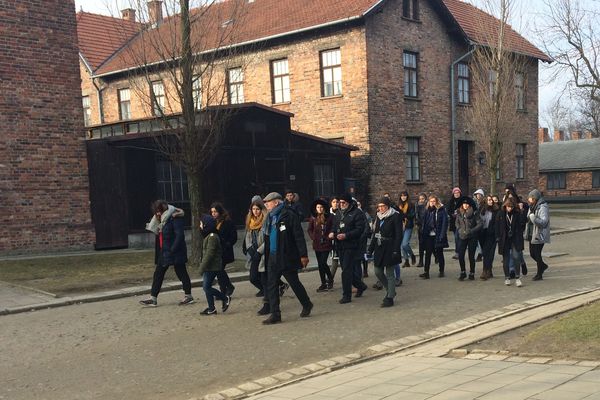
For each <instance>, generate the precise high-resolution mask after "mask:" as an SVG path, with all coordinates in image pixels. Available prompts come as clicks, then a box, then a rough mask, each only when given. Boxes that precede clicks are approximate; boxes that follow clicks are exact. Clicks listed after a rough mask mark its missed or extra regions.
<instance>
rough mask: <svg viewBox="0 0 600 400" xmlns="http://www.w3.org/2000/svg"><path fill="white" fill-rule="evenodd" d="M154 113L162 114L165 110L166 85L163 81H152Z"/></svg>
mask: <svg viewBox="0 0 600 400" xmlns="http://www.w3.org/2000/svg"><path fill="white" fill-rule="evenodd" d="M152 97H153V100H154V101H153V102H152V115H155V116H160V115H162V114H163V113H164V111H165V87H164V86H163V83H162V81H155V82H152Z"/></svg>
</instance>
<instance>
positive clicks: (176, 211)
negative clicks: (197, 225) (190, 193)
mask: <svg viewBox="0 0 600 400" xmlns="http://www.w3.org/2000/svg"><path fill="white" fill-rule="evenodd" d="M184 215H185V212H184V211H183V210H182V209H181V208H177V207H174V206H172V205H170V204H169V206H168V208H167V210H166V211H165V212H164V213H162V215H161V216H160V221H159V220H158V218H156V215H153V216H152V219H151V220H150V222H148V223H147V224H146V230H148V231H150V232H152V233H154V234H155V235H158V234H159V233H160V232H161V231H162V228H163V226H165V223H166V222H167V221H168V220H169V218H170V217H173V218H177V217H183V216H184Z"/></svg>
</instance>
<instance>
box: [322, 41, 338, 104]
mask: <svg viewBox="0 0 600 400" xmlns="http://www.w3.org/2000/svg"><path fill="white" fill-rule="evenodd" d="M321 81H322V82H323V84H322V85H321V90H322V93H321V96H323V97H330V96H341V95H342V55H341V53H340V49H333V50H326V51H322V52H321Z"/></svg>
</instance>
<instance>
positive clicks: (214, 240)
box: [200, 215, 223, 274]
mask: <svg viewBox="0 0 600 400" xmlns="http://www.w3.org/2000/svg"><path fill="white" fill-rule="evenodd" d="M202 225H203V229H202V236H204V240H203V241H202V260H201V261H200V274H203V273H204V272H219V271H220V270H221V269H222V268H223V263H222V254H221V240H220V239H219V235H217V229H216V222H215V220H214V219H213V218H212V217H211V216H210V215H204V216H202Z"/></svg>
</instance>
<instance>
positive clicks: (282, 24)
mask: <svg viewBox="0 0 600 400" xmlns="http://www.w3.org/2000/svg"><path fill="white" fill-rule="evenodd" d="M432 2H433V3H435V5H437V6H438V7H445V8H446V9H447V11H448V12H449V14H450V17H451V18H452V19H454V20H455V22H456V23H457V24H458V25H459V27H460V28H461V30H462V31H463V32H464V34H465V35H466V36H467V37H468V38H469V39H471V40H472V41H474V42H477V43H480V44H491V43H489V42H488V41H486V40H484V39H485V38H486V35H484V34H481V33H480V32H482V31H481V29H478V27H479V26H481V25H478V21H484V22H485V24H484V25H483V26H491V27H494V26H498V20H497V19H495V18H494V17H492V16H490V15H489V14H486V13H485V12H483V11H482V10H479V9H478V8H475V7H473V6H471V5H469V4H467V3H463V2H462V1H459V0H432ZM380 3H385V1H384V0H254V1H253V2H248V0H226V1H223V2H218V3H214V4H212V5H211V6H210V7H208V8H205V7H202V8H196V9H194V10H192V13H193V14H192V15H193V17H194V18H196V20H195V21H194V23H193V24H192V42H193V43H195V44H196V45H195V46H194V49H195V51H196V49H202V50H201V51H209V50H213V49H215V48H217V47H226V46H230V45H238V44H242V43H247V42H254V41H258V40H261V39H266V38H271V37H277V36H280V35H281V36H283V35H289V34H291V33H293V32H296V31H299V30H309V29H313V28H316V27H318V26H323V25H327V24H334V23H338V22H343V21H350V20H353V19H358V18H361V17H363V16H365V15H366V14H367V13H368V12H369V11H370V10H371V9H373V8H374V7H376V6H377V5H379V4H380ZM240 4H242V5H243V14H240V12H239V11H236V6H239V5H240ZM299 4H301V5H299ZM228 22H229V23H228ZM200 29H201V30H202V32H200ZM491 31H492V32H493V30H491ZM207 33H208V34H207ZM177 35H179V20H178V19H177V18H169V19H167V20H165V21H164V22H163V23H162V24H160V25H159V26H158V27H157V28H154V29H150V30H148V31H147V32H146V33H144V34H142V35H138V36H137V37H135V38H134V39H133V40H132V41H131V42H130V43H129V44H128V45H127V46H126V48H125V49H124V50H121V51H119V52H118V53H117V54H116V55H115V56H113V57H111V58H110V59H108V60H107V61H105V62H104V64H102V65H101V66H100V68H98V70H97V71H95V74H96V75H105V74H106V75H108V74H111V73H115V72H117V71H123V70H126V69H128V68H133V67H135V66H137V65H140V64H141V63H140V61H141V60H140V59H139V54H144V55H145V59H144V60H143V63H144V64H147V63H153V62H160V61H161V60H164V59H168V58H171V57H175V56H176V55H177V54H176V53H177V51H176V50H177V49H176V48H175V46H173V45H172V44H170V43H173V41H175V40H174V37H176V36H177ZM157 38H160V39H159V40H157ZM121 43H122V42H121ZM148 43H152V44H153V45H148ZM508 43H509V46H512V47H514V50H515V51H517V52H520V53H523V54H526V55H529V56H532V57H536V58H539V59H541V60H544V61H549V58H548V56H546V55H545V54H544V53H543V52H541V51H540V50H539V49H537V48H536V47H535V46H534V45H532V44H531V43H529V42H528V41H527V40H526V39H525V38H523V37H522V36H521V35H519V34H518V33H516V32H515V31H514V30H512V28H511V29H509V34H508ZM156 44H160V47H162V48H161V49H160V50H159V49H156V48H153V47H154V46H155V45H156ZM160 53H163V54H162V55H160ZM111 54H112V53H111ZM165 55H168V57H166V56H165ZM99 58H100V57H99Z"/></svg>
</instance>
